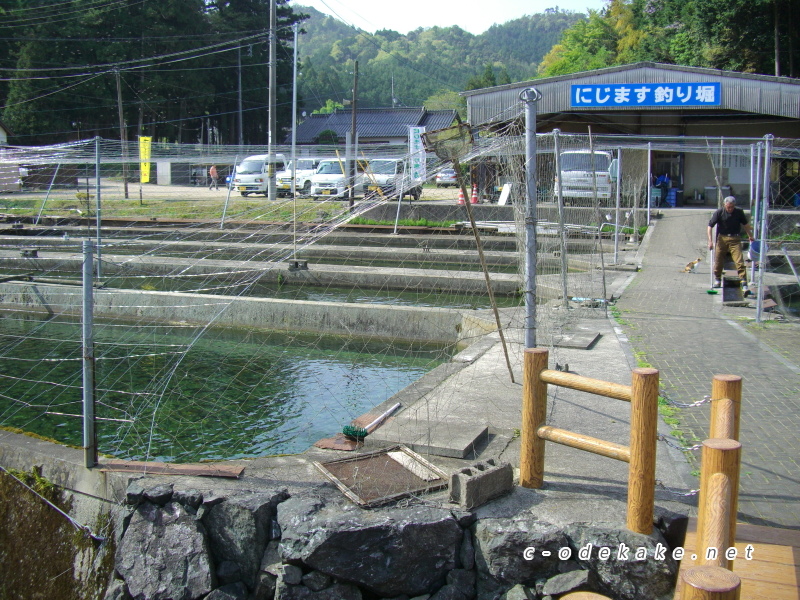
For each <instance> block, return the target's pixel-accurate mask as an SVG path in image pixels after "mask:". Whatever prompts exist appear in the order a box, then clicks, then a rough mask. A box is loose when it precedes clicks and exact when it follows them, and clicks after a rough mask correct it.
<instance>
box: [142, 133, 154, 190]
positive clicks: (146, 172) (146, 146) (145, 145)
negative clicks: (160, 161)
mask: <svg viewBox="0 0 800 600" xmlns="http://www.w3.org/2000/svg"><path fill="white" fill-rule="evenodd" d="M152 139H153V138H152V137H149V136H139V174H140V177H141V179H139V181H141V182H142V183H150V143H151V140H152Z"/></svg>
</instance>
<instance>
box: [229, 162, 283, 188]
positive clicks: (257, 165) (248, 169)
mask: <svg viewBox="0 0 800 600" xmlns="http://www.w3.org/2000/svg"><path fill="white" fill-rule="evenodd" d="M272 163H273V167H272V168H273V169H275V171H276V173H277V172H278V171H282V170H284V169H285V168H286V167H285V164H286V159H285V158H284V156H283V154H275V155H274V156H273V157H272ZM231 185H232V186H233V189H234V190H236V191H237V192H239V193H240V194H241V195H242V196H245V197H247V196H249V195H250V194H264V195H265V196H267V195H268V194H269V189H268V188H269V165H268V163H267V155H266V154H255V155H253V156H248V157H247V158H245V159H244V160H243V161H242V162H240V163H239V164H238V165H236V172H235V173H234V175H233V181H232V182H231Z"/></svg>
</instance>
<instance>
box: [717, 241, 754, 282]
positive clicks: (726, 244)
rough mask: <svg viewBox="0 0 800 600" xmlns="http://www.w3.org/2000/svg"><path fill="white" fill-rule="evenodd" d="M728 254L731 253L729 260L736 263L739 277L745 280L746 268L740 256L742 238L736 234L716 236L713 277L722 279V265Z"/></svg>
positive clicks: (742, 257)
mask: <svg viewBox="0 0 800 600" xmlns="http://www.w3.org/2000/svg"><path fill="white" fill-rule="evenodd" d="M728 254H730V255H731V260H732V261H733V262H734V264H735V265H736V270H737V271H738V273H739V278H740V279H741V280H742V281H747V269H745V267H744V256H742V238H741V236H738V235H720V236H718V237H717V246H716V248H715V249H714V278H715V279H722V266H723V265H724V263H725V258H726V257H727V256H728Z"/></svg>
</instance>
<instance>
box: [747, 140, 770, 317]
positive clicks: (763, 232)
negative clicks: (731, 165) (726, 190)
mask: <svg viewBox="0 0 800 600" xmlns="http://www.w3.org/2000/svg"><path fill="white" fill-rule="evenodd" d="M771 154H772V134H769V133H768V134H767V135H765V136H764V176H763V181H762V182H761V183H762V186H763V192H762V194H761V214H760V215H757V216H756V218H760V220H761V225H760V232H759V233H760V237H759V241H760V244H759V247H758V250H759V253H758V287H757V290H758V291H757V293H758V297H757V298H756V323H761V320H762V316H763V312H764V270H765V269H766V268H767V209H768V207H769V198H770V193H769V191H770V190H769V180H770V171H771V168H770V167H771V165H770V155H771ZM751 220H752V219H751Z"/></svg>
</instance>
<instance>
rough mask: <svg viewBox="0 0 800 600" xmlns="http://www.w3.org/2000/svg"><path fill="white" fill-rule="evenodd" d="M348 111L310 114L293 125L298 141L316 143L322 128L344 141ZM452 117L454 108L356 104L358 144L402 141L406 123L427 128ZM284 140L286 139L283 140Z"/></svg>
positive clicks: (446, 124)
mask: <svg viewBox="0 0 800 600" xmlns="http://www.w3.org/2000/svg"><path fill="white" fill-rule="evenodd" d="M352 115H353V113H352V111H351V110H342V109H338V110H336V111H334V112H333V113H330V114H324V115H310V116H309V117H307V118H306V120H305V121H303V122H302V123H300V124H299V125H298V126H297V143H298V144H317V143H319V137H320V134H321V133H322V132H324V131H333V132H334V133H336V135H337V137H338V138H339V141H340V142H344V141H345V139H346V138H347V136H348V135H349V132H350V127H351V124H352ZM455 118H456V111H454V110H426V109H425V107H413V108H359V109H358V110H357V111H356V130H357V131H358V138H359V143H361V144H404V143H407V142H408V128H409V127H425V128H426V129H427V130H428V131H432V130H434V129H442V128H444V127H449V126H450V125H451V124H452V123H453V121H454V120H455ZM287 143H288V140H287Z"/></svg>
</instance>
